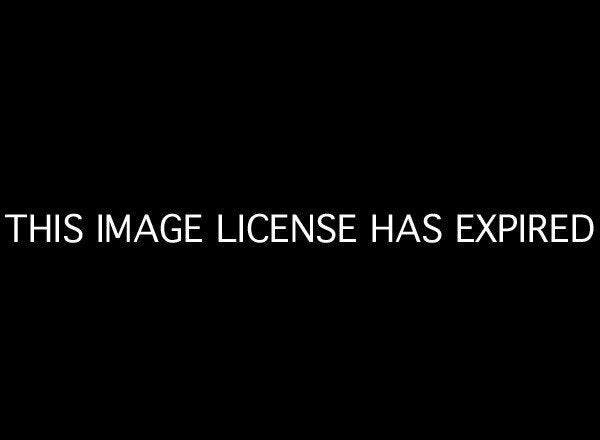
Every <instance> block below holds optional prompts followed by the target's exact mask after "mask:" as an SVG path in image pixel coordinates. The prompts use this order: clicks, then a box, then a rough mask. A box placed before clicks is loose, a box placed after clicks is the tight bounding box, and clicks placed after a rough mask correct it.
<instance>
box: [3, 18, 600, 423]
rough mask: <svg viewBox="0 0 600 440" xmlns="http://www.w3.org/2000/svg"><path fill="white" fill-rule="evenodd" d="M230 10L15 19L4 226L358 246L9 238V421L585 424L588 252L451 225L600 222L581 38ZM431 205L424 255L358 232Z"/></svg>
mask: <svg viewBox="0 0 600 440" xmlns="http://www.w3.org/2000/svg"><path fill="white" fill-rule="evenodd" d="M52 12H54V13H56V12H57V11H52ZM153 12H157V11H153ZM163 12H164V11H163ZM247 12H248V14H250V13H251V12H252V13H253V14H252V15H248V14H246V12H240V11H239V10H237V9H236V11H228V12H227V13H225V14H224V15H222V14H221V15H216V14H215V13H214V12H207V11H205V12H195V13H193V14H190V15H188V14H185V13H184V12H183V11H181V12H178V13H176V14H175V15H173V16H171V15H167V14H166V13H165V15H164V16H163V14H162V12H161V13H160V14H159V15H160V18H156V16H155V15H152V18H151V17H150V16H147V15H146V14H145V13H141V12H140V11H137V12H136V13H134V14H131V15H130V14H127V15H125V14H124V13H123V12H122V13H119V14H115V15H114V16H112V15H111V16H110V17H107V18H102V19H100V18H99V17H100V16H102V17H104V15H97V14H100V12H97V13H96V12H95V13H94V14H92V15H85V19H83V18H82V16H78V17H77V19H75V18H73V19H65V22H64V23H63V21H62V20H61V21H58V20H50V19H48V17H49V16H46V17H45V16H44V14H43V13H41V14H39V15H40V16H36V17H35V19H34V18H33V15H36V14H34V13H33V12H32V11H29V12H28V14H26V15H25V16H23V17H24V21H19V22H18V24H16V25H15V26H14V29H12V28H11V29H10V30H8V31H7V39H6V44H5V52H4V55H3V66H4V67H3V70H4V72H3V73H4V74H5V79H4V80H3V85H4V87H3V96H4V99H3V109H4V111H3V113H4V114H3V124H2V125H3V133H4V136H3V137H4V142H3V153H2V154H3V160H2V173H1V176H2V177H1V178H2V201H1V202H2V213H3V214H4V213H6V212H27V213H34V212H36V213H42V212H43V213H67V212H79V213H82V214H85V215H86V216H91V215H94V214H95V213H97V212H106V211H109V210H110V211H111V212H127V211H129V212H136V213H143V212H149V213H152V214H154V215H159V214H161V213H165V212H170V211H174V212H179V213H186V212H189V213H202V214H203V215H205V217H206V218H207V219H211V220H212V221H214V216H215V215H216V213H218V212H223V211H226V212H238V211H243V212H267V213H269V212H274V213H282V212H283V213H316V214H318V213H320V212H334V213H336V212H355V213H358V214H359V215H360V216H361V243H360V244H357V245H347V246H346V245H344V246H342V245H334V246H329V247H322V246H321V247H319V246H314V247H311V246H289V245H283V246H275V245H273V246H267V247H260V248H253V247H244V248H231V247H228V248H219V247H217V246H215V245H214V244H213V245H211V244H210V243H209V244H207V245H206V246H198V247H189V246H188V247H185V246H183V247H179V246H178V247H173V248H168V247H158V248H156V247H152V246H139V247H133V246H132V247H129V248H128V247H126V246H125V247H118V246H117V247H98V246H96V245H94V244H93V243H87V244H82V245H80V246H75V247H66V248H65V247H56V246H55V247H53V246H14V245H11V244H10V243H9V242H8V240H7V239H6V238H7V237H6V235H7V231H6V230H5V229H6V225H5V224H4V225H3V234H4V241H3V247H2V253H3V255H4V256H5V257H6V258H4V259H3V263H2V264H3V270H2V273H3V278H4V281H3V286H6V287H3V288H2V292H3V294H2V301H3V303H4V304H3V307H2V311H3V314H4V315H5V319H3V326H4V328H5V331H4V332H3V333H4V338H3V339H4V341H5V344H4V346H5V347H6V348H5V358H6V362H5V365H7V366H8V367H9V371H10V373H9V374H7V375H6V382H7V384H8V385H9V387H10V388H11V389H14V390H15V393H14V394H13V393H11V394H10V395H11V398H10V408H11V414H15V415H18V416H23V415H24V414H25V415H27V414H32V412H31V411H32V410H33V409H37V410H39V411H36V414H37V413H41V414H44V415H46V418H44V420H45V422H44V423H48V424H51V425H56V426H61V427H63V426H64V425H63V424H64V423H66V424H67V425H70V424H72V423H74V422H73V421H74V419H77V420H78V421H83V422H87V423H86V425H87V426H88V427H90V426H98V427H104V428H106V427H107V426H110V425H112V422H114V421H123V420H127V421H132V420H133V421H134V425H135V426H138V427H148V426H150V427H152V428H153V429H158V426H157V425H160V426H162V427H165V428H166V429H167V430H168V431H172V430H174V429H176V428H180V427H181V426H183V425H184V424H183V423H182V422H184V421H191V422H192V423H193V424H195V425H196V424H199V425H201V426H198V427H199V428H202V427H203V426H205V425H204V423H206V422H205V421H206V420H207V419H208V420H209V421H212V422H213V423H214V422H216V423H217V424H218V425H219V426H221V427H222V429H224V430H230V429H239V428H242V429H253V428H255V427H256V428H262V429H265V428H270V429H273V428H274V427H275V426H276V425H278V424H280V423H281V422H283V423H282V424H283V426H284V427H285V429H286V430H285V431H281V432H288V431H295V430H298V429H306V430H308V432H314V431H313V430H312V429H314V428H312V427H313V426H315V422H317V423H318V422H323V421H328V422H330V423H329V426H330V428H329V429H331V430H332V431H331V432H337V430H340V429H344V428H350V429H353V430H354V429H356V430H358V429H359V428H363V429H365V432H369V433H372V432H373V430H375V429H383V428H384V427H386V426H387V425H389V424H390V423H391V425H392V426H395V427H396V428H402V427H404V426H406V427H408V425H405V424H404V423H405V422H402V421H405V420H407V419H408V420H410V421H412V422H413V423H416V424H417V425H419V426H421V427H422V428H423V429H425V430H431V429H440V428H441V429H448V430H449V429H455V428H461V429H465V428H467V427H469V428H471V429H474V428H475V425H477V424H479V423H482V424H483V425H484V426H485V427H486V428H487V429H488V430H498V429H507V430H509V432H512V431H510V430H511V429H512V428H511V427H512V426H514V423H515V422H523V421H525V420H528V421H532V420H533V421H534V423H532V424H531V426H532V428H533V429H541V427H552V428H553V429H554V428H555V429H558V427H559V426H557V425H561V426H563V427H565V428H567V429H569V430H571V429H573V426H574V425H573V423H574V422H573V420H574V419H573V418H572V416H574V415H576V416H577V418H578V422H577V425H578V426H581V422H582V421H583V420H584V419H585V418H586V414H588V413H589V408H588V406H587V404H586V398H587V397H589V396H590V395H592V392H593V390H594V389H595V385H594V381H593V380H592V374H591V373H592V371H593V370H594V368H595V366H597V363H595V361H592V359H593V358H594V356H593V349H594V346H593V341H594V340H595V338H596V336H597V329H598V326H597V321H596V320H595V314H596V311H597V304H596V301H595V299H594V297H593V295H594V293H595V291H596V290H597V288H596V287H595V283H594V282H593V281H595V278H594V269H595V266H596V264H597V263H596V262H597V237H595V238H594V241H593V243H588V244H585V245H562V244H558V245H552V246H550V245H515V244H507V245H505V246H489V245H481V246H460V245H458V244H456V243H455V234H454V224H453V219H454V216H455V215H456V214H457V213H461V212H477V213H512V214H519V213H545V214H549V213H584V214H588V215H591V216H592V217H593V218H594V219H595V221H596V224H597V208H596V207H595V205H596V203H595V200H596V198H595V195H594V193H593V188H595V187H596V186H597V183H596V180H597V179H595V167H594V160H593V158H592V154H593V151H592V148H593V146H594V145H597V135H596V132H595V130H594V129H595V123H596V122H595V121H596V119H597V116H598V115H597V108H596V107H595V105H596V104H595V102H596V101H597V85H596V84H595V82H594V81H593V78H596V77H597V69H596V67H595V66H594V64H593V61H594V60H593V54H594V51H593V49H594V46H593V45H592V42H593V40H592V39H591V33H592V32H593V29H591V28H590V27H588V26H587V24H586V23H584V22H583V21H582V19H581V17H580V16H577V17H575V18H569V17H568V16H567V15H564V16H562V17H561V19H560V20H558V19H556V18H553V19H552V20H550V19H549V18H547V17H546V18H544V17H542V16H541V14H540V13H539V11H538V13H535V14H532V15H527V17H526V18H525V13H524V11H521V13H520V14H516V15H514V16H513V15H511V14H509V16H506V15H504V14H501V13H500V11H495V12H494V13H487V12H484V11H481V12H480V15H477V14H478V13H476V12H475V11H469V14H466V12H467V11H445V12H441V11H427V12H425V13H420V14H416V13H414V12H412V11H404V12H397V11H394V12H393V13H392V12H385V11H380V12H376V13H374V14H371V13H369V14H367V13H366V11H353V12H354V14H352V15H347V14H346V13H344V14H338V13H332V14H330V15H329V14H328V15H327V17H326V18H325V14H324V11H321V13H319V14H308V16H307V15H306V14H303V13H301V12H300V11H295V12H294V13H284V12H283V11H281V12H280V13H276V12H274V11H272V10H270V11H269V13H268V14H267V13H266V12H265V11H262V12H261V11H255V10H253V11H247ZM305 12H306V11H305ZM446 12H448V13H449V12H452V13H453V14H454V15H446ZM69 13H70V14H73V13H74V12H73V11H70V12H69ZM75 14H77V13H75ZM272 14H273V15H272ZM278 14H280V15H278ZM470 14H474V15H470ZM561 15H562V14H561ZM62 16H63V18H65V17H66V16H65V15H62ZM184 16H185V19H184ZM357 16H358V17H357ZM69 17H70V15H69ZM257 17H260V19H259V18H257ZM557 20H558V21H557ZM429 212H437V213H440V214H441V215H442V216H443V217H444V219H445V228H444V234H445V237H444V240H443V242H442V243H441V244H439V245H436V246H414V245H411V244H410V243H406V244H402V245H398V246H389V247H375V246H372V245H370V244H369V243H368V241H369V240H368V238H369V234H368V225H369V223H368V219H369V216H370V214H371V213H378V214H387V213H395V214H398V215H401V214H405V213H413V214H423V213H429ZM207 221H209V220H207ZM363 229H367V230H366V233H365V231H364V230H363ZM55 411H56V412H58V413H61V414H62V416H61V417H54V416H53V415H52V414H53V413H54V412H55ZM25 417H26V416H25ZM40 417H41V416H40ZM172 417H174V418H172ZM40 420H41V419H40ZM51 425H48V426H51ZM26 426H27V425H26ZM134 429H140V428H135V427H134Z"/></svg>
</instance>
